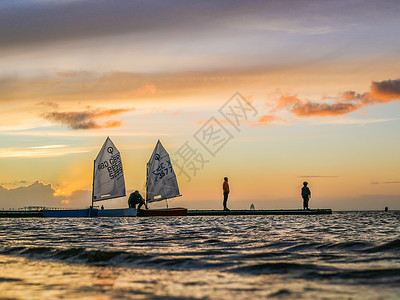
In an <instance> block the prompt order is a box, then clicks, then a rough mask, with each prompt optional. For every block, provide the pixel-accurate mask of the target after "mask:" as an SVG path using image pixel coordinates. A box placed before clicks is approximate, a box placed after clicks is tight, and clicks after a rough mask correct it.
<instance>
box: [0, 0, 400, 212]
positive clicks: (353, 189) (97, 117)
mask: <svg viewBox="0 0 400 300" xmlns="http://www.w3.org/2000/svg"><path fill="white" fill-rule="evenodd" d="M399 37H400V4H399V2H398V1H347V0H346V1H287V0H283V1H75V0H59V1H55V0H54V1H52V0H40V1H28V0H16V1H2V2H0V105H1V110H0V137H1V143H0V168H1V172H0V209H1V208H17V207H24V206H30V205H45V206H51V207H87V206H89V205H90V204H91V185H92V174H93V160H94V159H95V157H96V155H97V153H98V151H99V150H100V148H101V147H102V145H103V143H104V141H105V140H106V138H107V136H109V137H110V138H111V139H112V141H113V142H114V144H115V145H116V147H118V149H119V150H120V152H121V157H122V162H123V167H124V172H125V182H126V189H127V191H128V192H130V191H132V190H135V189H139V190H140V191H142V192H143V193H144V189H145V188H144V187H145V181H146V178H145V175H146V163H147V161H148V159H149V158H150V156H151V153H152V151H153V148H154V146H155V145H156V143H157V140H158V139H160V141H161V142H162V143H163V145H164V147H165V148H166V149H167V151H169V153H170V155H171V158H172V159H173V160H174V161H175V162H176V164H179V163H182V162H183V156H182V155H181V154H182V152H183V150H184V149H185V147H187V148H186V150H187V149H191V150H193V151H195V152H193V153H192V154H193V155H192V156H191V158H192V160H191V161H189V159H188V161H186V162H185V164H184V165H183V166H182V169H179V168H178V167H177V165H174V168H175V171H176V173H177V175H178V182H179V185H180V189H181V193H182V197H180V198H177V199H176V200H174V201H172V204H173V206H184V207H187V208H190V209H194V208H210V209H211V208H212V209H217V208H222V182H223V177H225V176H227V177H229V182H230V185H231V194H230V198H229V201H228V207H230V208H233V209H244V208H249V206H250V204H251V203H254V205H255V207H256V208H257V209H279V208H300V207H301V206H302V201H301V197H300V188H301V186H302V182H303V181H308V182H309V187H310V189H311V193H312V198H311V201H310V206H311V208H332V209H334V210H362V209H379V210H381V209H383V208H384V207H385V206H388V207H389V209H400V173H399V169H400V152H399V149H400V101H399V100H400V38H399ZM242 97H243V98H242ZM234 104H235V105H234ZM240 104H243V105H244V108H245V110H243V109H242V110H241V111H240V112H241V114H240V113H238V112H239V111H236V116H233V115H229V114H226V112H227V111H228V110H229V108H230V107H231V108H232V107H236V108H237V109H239V108H238V107H240ZM246 109H247V110H246ZM239 110H240V109H239ZM229 118H231V119H229ZM232 120H233V121H234V122H233V123H231V122H230V121H232ZM235 121H236V123H235ZM212 124H213V125H215V126H216V127H213V128H214V129H216V130H217V129H218V130H220V131H219V134H220V135H219V136H218V135H215V136H212V137H211V136H208V140H206V139H207V136H205V133H206V132H207V131H205V130H206V129H207V128H210V127H207V126H210V125H212ZM221 134H222V136H221ZM214 138H215V140H213V139H214ZM218 138H220V139H221V141H220V143H218V144H216V143H214V144H212V143H213V141H218ZM189 146H190V148H188V147H189ZM206 148H208V149H206ZM194 158H196V159H195V160H193V159H194ZM199 158H202V160H201V159H199ZM193 166H196V167H197V168H198V169H197V170H193ZM101 204H103V205H104V206H105V207H126V206H127V197H125V198H121V199H115V200H110V201H104V203H101ZM160 205H164V204H160ZM156 206H157V205H155V206H154V207H156Z"/></svg>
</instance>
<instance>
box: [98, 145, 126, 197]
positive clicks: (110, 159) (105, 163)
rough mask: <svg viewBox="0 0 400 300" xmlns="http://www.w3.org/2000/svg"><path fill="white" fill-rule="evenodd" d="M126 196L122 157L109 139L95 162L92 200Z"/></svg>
mask: <svg viewBox="0 0 400 300" xmlns="http://www.w3.org/2000/svg"><path fill="white" fill-rule="evenodd" d="M125 195H126V192H125V179H124V172H123V170H122V161H121V155H120V153H119V151H118V149H117V148H116V147H115V145H114V144H113V142H112V141H111V139H110V138H109V137H107V139H106V141H105V142H104V145H103V147H102V148H101V150H100V152H99V154H98V155H97V157H96V160H95V161H94V171H93V197H92V199H93V202H95V201H102V200H107V199H113V198H117V197H123V196H125Z"/></svg>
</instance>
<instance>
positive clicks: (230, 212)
mask: <svg viewBox="0 0 400 300" xmlns="http://www.w3.org/2000/svg"><path fill="white" fill-rule="evenodd" d="M324 214H325V215H326V214H332V209H328V208H324V209H311V210H303V209H274V210H260V209H258V210H248V209H238V210H233V209H231V210H228V211H226V210H188V212H187V215H188V216H235V215H237V216H241V215H324Z"/></svg>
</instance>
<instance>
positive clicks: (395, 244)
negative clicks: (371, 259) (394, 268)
mask: <svg viewBox="0 0 400 300" xmlns="http://www.w3.org/2000/svg"><path fill="white" fill-rule="evenodd" d="M388 251H389V252H400V239H396V240H394V241H390V242H388V243H384V244H382V245H379V246H375V247H371V248H368V249H365V250H364V252H367V253H377V252H388Z"/></svg>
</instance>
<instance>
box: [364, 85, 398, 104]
mask: <svg viewBox="0 0 400 300" xmlns="http://www.w3.org/2000/svg"><path fill="white" fill-rule="evenodd" d="M394 100H400V79H396V80H384V81H381V82H376V81H374V82H372V86H371V91H370V93H369V95H368V96H367V97H365V99H364V102H366V103H368V104H369V103H374V102H379V103H385V102H390V101H394Z"/></svg>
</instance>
